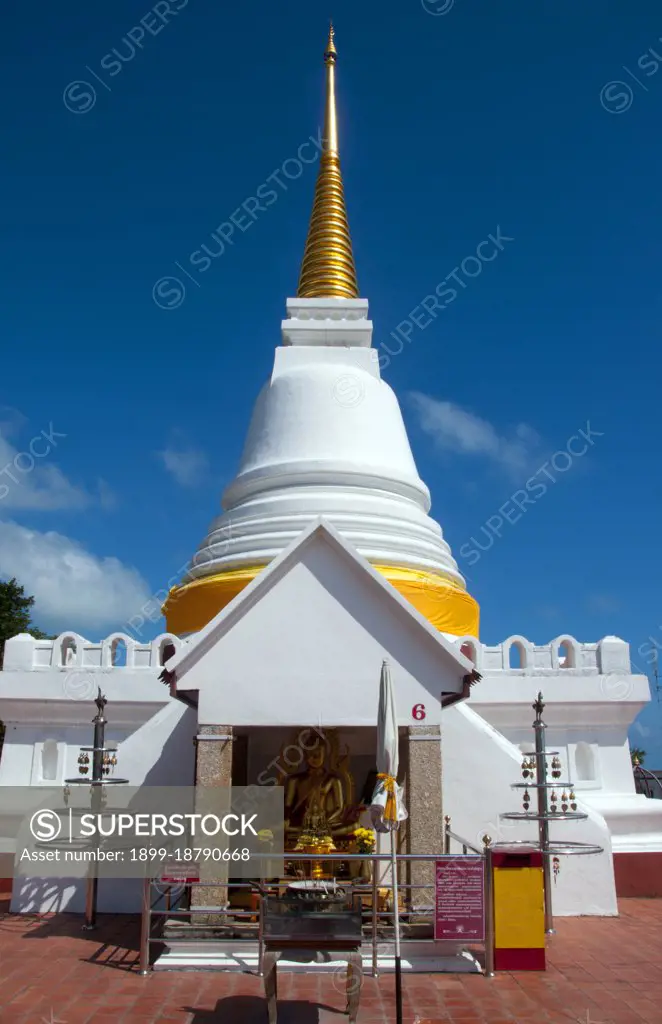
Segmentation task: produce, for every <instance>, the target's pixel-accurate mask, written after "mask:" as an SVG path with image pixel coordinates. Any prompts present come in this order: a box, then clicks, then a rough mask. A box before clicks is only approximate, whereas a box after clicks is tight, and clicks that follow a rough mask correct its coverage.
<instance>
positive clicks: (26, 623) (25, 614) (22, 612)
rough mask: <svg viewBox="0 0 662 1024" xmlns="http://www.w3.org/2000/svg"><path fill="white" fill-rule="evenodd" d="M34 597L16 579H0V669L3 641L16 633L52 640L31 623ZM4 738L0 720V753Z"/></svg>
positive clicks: (47, 634) (2, 657)
mask: <svg viewBox="0 0 662 1024" xmlns="http://www.w3.org/2000/svg"><path fill="white" fill-rule="evenodd" d="M33 604H34V597H28V596H26V593H25V589H24V588H23V587H22V586H21V585H20V584H19V583H18V581H17V580H16V579H11V580H0V669H1V668H2V664H3V659H4V653H5V641H6V640H11V638H12V637H13V636H16V634H17V633H31V634H32V636H33V637H34V638H35V639H36V640H52V639H54V637H53V636H51V634H49V633H42V631H41V630H40V629H37V627H36V626H33V625H32V622H31V618H30V617H31V609H32V606H33ZM4 738H5V727H4V725H3V723H2V722H0V754H1V753H2V744H3V741H4Z"/></svg>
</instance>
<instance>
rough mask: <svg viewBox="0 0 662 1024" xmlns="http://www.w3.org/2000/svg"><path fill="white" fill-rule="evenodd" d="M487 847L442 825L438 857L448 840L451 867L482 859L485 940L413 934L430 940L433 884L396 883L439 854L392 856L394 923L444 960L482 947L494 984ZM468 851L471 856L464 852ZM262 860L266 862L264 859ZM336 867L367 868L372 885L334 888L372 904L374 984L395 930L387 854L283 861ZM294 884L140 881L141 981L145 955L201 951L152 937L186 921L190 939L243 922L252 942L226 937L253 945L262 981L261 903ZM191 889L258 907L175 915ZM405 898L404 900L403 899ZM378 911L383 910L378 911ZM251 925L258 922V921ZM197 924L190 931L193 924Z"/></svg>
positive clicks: (368, 925)
mask: <svg viewBox="0 0 662 1024" xmlns="http://www.w3.org/2000/svg"><path fill="white" fill-rule="evenodd" d="M485 839H486V840H487V842H486V843H485V845H484V848H483V850H478V849H476V847H474V846H472V845H471V843H469V842H467V841H466V840H463V839H462V838H461V837H459V836H456V835H455V834H454V833H453V832H451V831H450V828H449V827H448V823H446V828H445V831H444V856H446V857H447V856H449V855H450V842H451V840H455V841H457V842H458V843H459V844H460V845H461V846H462V848H463V853H462V854H457V855H456V856H457V859H458V860H461V859H462V858H463V857H471V858H472V859H475V857H476V856H477V855H478V856H480V857H482V858H483V870H484V900H485V933H484V934H485V939H484V941H483V942H480V941H478V940H475V941H474V940H470V941H468V942H464V943H462V942H457V941H454V940H448V939H445V940H439V941H437V940H435V939H434V938H430V937H425V936H421V935H420V930H421V928H420V927H419V926H421V925H425V924H426V923H427V924H428V925H429V931H430V932H431V934H432V935H434V915H435V912H436V906H435V883H434V881H433V882H430V883H425V882H424V883H420V882H412V881H411V880H406V881H403V880H401V879H400V875H401V873H403V872H402V868H405V869H406V868H407V867H409V866H411V865H414V864H424V863H429V864H430V865H431V867H432V870H433V871H434V864H435V862H436V861H438V860H439V859H440V855H439V854H398V855H397V858H396V862H397V868H398V888H399V889H401V890H402V891H403V892H404V893H405V894H406V895H405V899H403V901H402V906H400V907H399V908H398V920H399V922H400V926H401V928H403V929H404V931H405V934H404V935H403V942H404V943H405V946H406V943H407V942H408V941H415V942H416V944H417V945H419V944H423V945H429V946H430V947H431V948H432V949H434V950H439V949H440V948H441V950H443V951H444V952H446V953H448V952H449V951H450V950H451V948H452V949H453V950H455V951H458V950H459V949H466V948H467V947H469V946H470V947H481V946H482V947H483V949H484V974H485V976H486V977H493V975H494V891H493V881H492V850H491V845H490V844H491V840H490V839H489V837H488V836H486V837H485ZM468 850H471V851H472V852H471V853H468V852H467V851H468ZM265 859H268V858H265ZM341 859H342V861H343V863H347V862H352V861H363V862H370V864H371V867H372V878H371V880H370V881H369V882H368V883H367V884H361V883H357V882H356V880H352V879H349V880H347V881H345V880H344V879H343V880H342V881H341V882H340V884H341V885H342V887H343V889H345V890H346V891H347V893H348V895H350V896H362V897H364V898H365V897H371V904H372V905H371V906H368V907H367V908H364V931H367V932H368V935H366V941H368V939H369V942H370V948H371V961H372V974H373V976H374V977H377V976H378V974H379V959H380V949H381V952H382V953H384V952H385V951H386V950H387V949H389V950H390V946H391V944H392V934H391V932H392V928H391V927H389V922H393V918H394V909H393V906H392V904H393V893H392V887H391V886H390V885H389V874H390V872H389V870H388V869H390V868H391V864H392V861H391V856H390V854H378V853H372V854H360V853H359V854H343V856H342V858H339V857H338V854H337V853H335V854H333V853H330V854H304V853H297V854H296V857H294V856H291V857H290V856H288V860H291V861H292V862H293V863H294V862H295V863H299V862H301V863H302V864H305V863H310V864H312V862H315V863H320V862H321V863H322V864H325V865H326V864H328V865H329V868H330V869H332V867H333V864H334V862H335V864H336V865H337V864H338V863H339V861H340V860H341ZM380 866H381V867H385V868H386V869H387V870H386V872H383V873H382V874H381V876H380V870H379V869H380ZM292 881H293V879H292V877H281V878H278V879H276V880H269V881H260V882H256V881H253V880H248V879H247V880H246V881H241V882H237V881H232V882H231V881H229V880H213V881H212V880H209V881H203V882H190V881H188V882H178V883H164V882H159V881H156V880H154V879H150V878H147V879H145V881H144V886H143V900H142V920H141V934H140V961H139V965H140V966H139V969H140V974H142V975H146V974H149V972H150V969H151V968H150V963H151V948H152V946H154V945H157V944H158V945H166V946H167V945H168V944H169V942H170V941H172V942H178V943H180V942H184V943H186V942H192V943H193V942H195V943H200V942H201V941H205V939H204V938H203V939H201V938H200V935H199V934H198V935H197V936H195V937H190V938H186V937H185V936H178V937H177V938H172V939H169V938H168V937H165V936H164V935H163V928H162V927H161V928H159V929H158V932H159V934H155V928H154V922H155V920H157V921H160V922H161V924H162V925H163V924H164V923H165V920H166V919H168V920H173V919H175V920H177V919H188V920H189V921H190V922H191V924H192V925H193V927H194V928H195V931H196V932H198V933H200V932H218V931H219V929H220V928H221V927H227V928H230V926H231V925H232V924H234V925H235V930H237V926H238V925H241V923H242V922H246V920H247V919H248V923H249V924H253V925H255V930H254V934H252V935H250V936H246V937H244V938H240V937H239V938H237V937H234V936H233V937H232V942H233V944H234V948H237V949H240V948H241V944H242V943H244V944H245V945H246V946H248V945H250V946H254V945H255V942H256V940H257V948H258V974H260V975H261V974H262V962H263V955H264V924H263V909H262V908H263V898H264V896H265V895H266V894H267V893H268V894H269V895H273V894H276V895H278V894H280V893H281V892H284V890H285V889H286V888H287V886H288V885H289V884H290V883H291V882H292ZM155 886H158V887H159V890H160V891H158V894H157V898H156V899H154V898H153V897H154V889H155ZM196 888H205V889H222V890H224V891H225V890H227V891H228V897H229V894H230V893H231V892H232V891H236V890H246V891H248V892H249V893H252V894H253V895H256V896H257V906H256V907H255V908H252V909H248V910H241V909H239V908H238V907H235V906H232V905H231V904H230V901H229V898H228V902H227V903H225V904H224V905H222V906H221V905H219V906H195V905H194V903H193V900H192V899H189V901H188V902H189V903H190V905H189V906H187V907H186V908H183V909H181V908H180V903H181V899H182V897H183V896H184V895H185V894H188V895H189V896H192V894H193V892H194V890H195V889H196ZM421 890H427V891H428V892H429V893H430V894H431V898H430V899H429V900H427V899H426V900H424V901H417V900H416V899H415V893H416V892H418V894H420V891H421ZM173 891H174V892H175V893H176V898H175V900H174V901H173V900H172V898H171V897H172V893H173ZM384 892H386V893H390V903H391V906H390V907H389V906H388V900H384V899H383V894H384ZM407 894H408V898H407ZM380 906H381V907H383V908H384V909H380ZM203 917H216V918H221V919H222V920H223V925H220V924H219V921H218V920H217V921H215V922H211V923H203V922H202V920H200V922H199V923H197V922H195V918H200V919H201V918H203ZM256 918H257V921H256ZM194 922H195V923H194ZM412 924H415V925H416V927H417V934H416V936H415V938H414V937H411V936H408V935H407V929H408V927H410V926H411V925H412ZM210 941H219V939H218V936H210Z"/></svg>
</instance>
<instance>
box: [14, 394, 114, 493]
mask: <svg viewBox="0 0 662 1024" xmlns="http://www.w3.org/2000/svg"><path fill="white" fill-rule="evenodd" d="M2 412H3V420H2V421H1V422H0V513H2V512H4V511H6V510H12V511H16V510H18V509H23V510H32V511H35V510H37V511H54V510H56V509H81V508H87V506H89V505H91V504H92V503H94V502H96V501H98V500H99V498H98V497H97V495H95V494H93V493H90V492H89V491H87V490H86V489H85V488H84V487H78V486H77V485H76V484H73V483H72V482H71V481H70V480H69V479H67V477H66V476H65V474H64V473H63V472H62V470H61V469H59V467H58V466H57V465H55V464H54V462H53V461H52V460H53V459H55V457H56V452H57V446H58V444H60V443H62V439H63V438H65V437H66V435H65V434H61V433H59V432H57V431H54V430H53V426H52V424H48V425H47V427H46V428H45V429H44V430H41V431H39V433H37V434H35V435H34V436H33V437H31V438H30V440H29V441H26V443H25V445H24V446H23V447H20V448H17V447H15V445H14V444H12V442H11V441H10V440H9V435H10V434H12V433H13V432H15V431H16V429H17V428H18V427H19V426H21V425H22V420H21V419H20V418H19V417H20V414H19V413H15V416H14V418H13V419H9V418H7V416H6V412H7V410H3V411H2ZM105 486H106V487H107V485H105Z"/></svg>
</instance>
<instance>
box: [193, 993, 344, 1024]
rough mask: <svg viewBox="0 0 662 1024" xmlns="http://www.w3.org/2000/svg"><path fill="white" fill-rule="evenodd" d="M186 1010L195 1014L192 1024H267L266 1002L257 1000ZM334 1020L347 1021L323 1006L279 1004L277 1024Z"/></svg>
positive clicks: (283, 1001) (230, 999)
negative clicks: (206, 1008)
mask: <svg viewBox="0 0 662 1024" xmlns="http://www.w3.org/2000/svg"><path fill="white" fill-rule="evenodd" d="M184 1009H185V1010H186V1012H187V1013H192V1014H193V1019H192V1020H191V1024H265V1022H266V1020H267V1006H266V1002H265V1000H264V999H260V998H259V997H258V996H229V997H228V998H227V999H219V1000H218V1002H217V1003H216V1008H215V1009H214V1010H197V1009H196V1008H195V1007H194V1006H186V1007H184ZM327 1014H328V1015H329V1016H327ZM331 1020H334V1021H335V1020H338V1022H339V1024H340V1022H342V1021H343V1020H345V1021H346V1020H347V1017H346V1016H345V1014H344V1013H343V1012H342V1010H339V1009H337V1008H335V1007H332V1006H326V1005H325V1004H323V1003H311V1002H303V1001H302V1000H294V999H279V1000H278V1024H320V1022H321V1021H324V1022H326V1021H331Z"/></svg>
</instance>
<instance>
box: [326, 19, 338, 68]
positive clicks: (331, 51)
mask: <svg viewBox="0 0 662 1024" xmlns="http://www.w3.org/2000/svg"><path fill="white" fill-rule="evenodd" d="M335 34H336V33H335V29H334V27H333V22H332V21H331V22H329V41H328V43H327V44H326V50H325V51H324V63H325V64H328V63H329V62H332V63H334V64H335V62H336V59H337V57H338V51H337V50H336V44H335V43H334V41H333V40H334V37H335Z"/></svg>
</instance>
